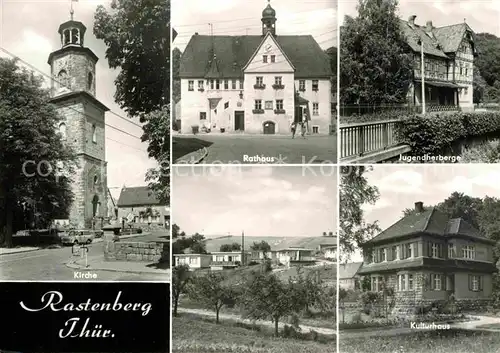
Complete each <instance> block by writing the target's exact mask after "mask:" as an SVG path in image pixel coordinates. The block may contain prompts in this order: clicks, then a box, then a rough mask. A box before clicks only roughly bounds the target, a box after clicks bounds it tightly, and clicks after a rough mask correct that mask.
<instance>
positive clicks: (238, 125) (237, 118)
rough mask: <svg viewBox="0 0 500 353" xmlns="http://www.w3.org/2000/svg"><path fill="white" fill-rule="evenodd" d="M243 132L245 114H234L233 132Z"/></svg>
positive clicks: (236, 112)
mask: <svg viewBox="0 0 500 353" xmlns="http://www.w3.org/2000/svg"><path fill="white" fill-rule="evenodd" d="M238 130H239V131H245V112H244V111H235V112H234V131H238Z"/></svg>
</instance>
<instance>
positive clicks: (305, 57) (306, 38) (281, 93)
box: [176, 4, 333, 134]
mask: <svg viewBox="0 0 500 353" xmlns="http://www.w3.org/2000/svg"><path fill="white" fill-rule="evenodd" d="M261 22H262V34H261V35H239V36H229V35H200V34H198V33H195V34H194V35H193V36H192V37H191V39H190V41H189V43H188V44H187V47H186V48H185V50H184V53H183V54H182V57H181V62H180V73H179V77H180V81H181V101H180V107H179V108H180V109H177V110H178V112H179V115H180V116H176V119H177V122H178V123H179V122H180V131H181V133H193V132H195V131H197V130H199V131H200V132H210V131H211V132H215V131H216V132H234V131H240V132H245V133H255V134H289V133H290V131H291V130H290V127H291V125H292V123H293V122H305V124H306V127H307V131H308V133H311V134H329V133H331V131H333V124H332V114H331V101H332V94H331V81H330V80H331V77H332V70H331V67H330V59H329V57H328V55H327V54H326V53H325V52H324V51H323V49H322V48H321V47H320V45H319V44H318V42H317V41H316V40H315V39H314V38H313V37H312V36H311V35H307V34H305V35H281V34H280V33H279V26H278V25H277V16H276V11H275V10H274V9H273V8H272V7H271V5H270V4H268V5H267V7H266V8H265V9H264V11H263V12H262V18H261Z"/></svg>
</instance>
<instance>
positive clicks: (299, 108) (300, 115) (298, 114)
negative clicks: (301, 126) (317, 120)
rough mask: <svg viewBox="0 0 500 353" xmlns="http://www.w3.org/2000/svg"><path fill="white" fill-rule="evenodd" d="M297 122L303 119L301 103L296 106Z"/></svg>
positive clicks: (295, 119)
mask: <svg viewBox="0 0 500 353" xmlns="http://www.w3.org/2000/svg"><path fill="white" fill-rule="evenodd" d="M294 121H295V123H300V122H301V121H302V107H301V106H300V105H296V106H295V118H294Z"/></svg>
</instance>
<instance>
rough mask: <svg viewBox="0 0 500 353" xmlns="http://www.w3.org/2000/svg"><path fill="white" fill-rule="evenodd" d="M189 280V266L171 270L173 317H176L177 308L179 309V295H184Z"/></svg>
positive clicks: (176, 267)
mask: <svg viewBox="0 0 500 353" xmlns="http://www.w3.org/2000/svg"><path fill="white" fill-rule="evenodd" d="M190 279H191V273H190V272H189V266H187V265H180V266H175V267H174V268H172V302H173V303H172V304H173V310H172V314H173V316H177V308H178V307H179V298H180V296H181V294H183V293H185V290H186V286H187V284H188V283H189V281H190Z"/></svg>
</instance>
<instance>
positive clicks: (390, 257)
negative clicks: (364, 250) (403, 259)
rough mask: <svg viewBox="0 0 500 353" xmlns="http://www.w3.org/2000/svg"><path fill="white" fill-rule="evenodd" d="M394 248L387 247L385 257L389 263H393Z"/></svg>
mask: <svg viewBox="0 0 500 353" xmlns="http://www.w3.org/2000/svg"><path fill="white" fill-rule="evenodd" d="M391 249H392V248H389V247H387V250H386V251H385V256H386V260H387V261H392V251H391Z"/></svg>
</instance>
